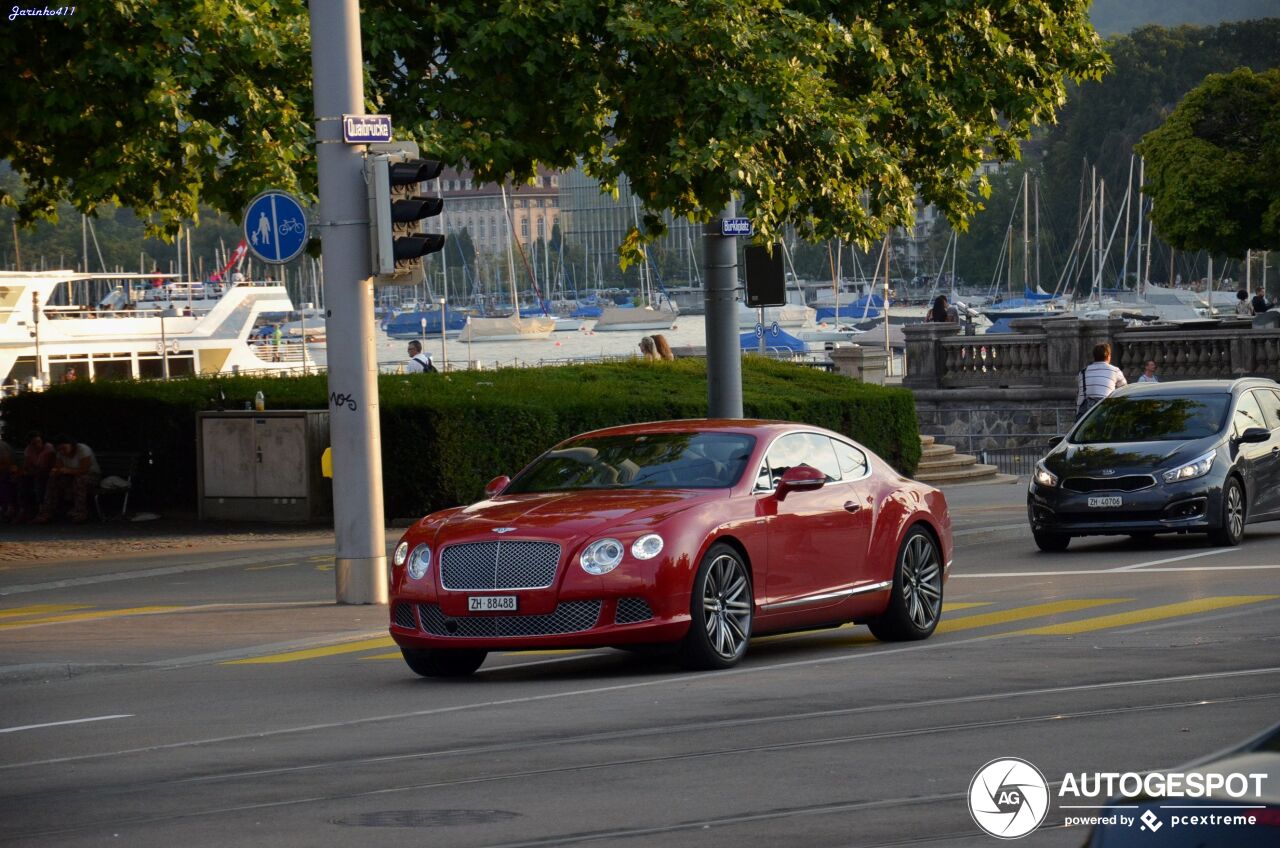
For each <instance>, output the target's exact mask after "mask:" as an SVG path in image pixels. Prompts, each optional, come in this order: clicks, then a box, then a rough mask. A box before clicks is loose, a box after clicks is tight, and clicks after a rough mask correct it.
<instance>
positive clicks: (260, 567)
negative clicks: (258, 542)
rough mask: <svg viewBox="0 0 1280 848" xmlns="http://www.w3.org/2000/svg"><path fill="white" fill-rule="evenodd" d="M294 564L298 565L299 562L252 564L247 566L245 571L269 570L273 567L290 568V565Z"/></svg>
mask: <svg viewBox="0 0 1280 848" xmlns="http://www.w3.org/2000/svg"><path fill="white" fill-rule="evenodd" d="M294 565H297V563H296V562H282V563H279V564H277V565H251V566H249V567H248V568H246V569H245V571H267V570H268V569H272V568H289V567H290V566H294Z"/></svg>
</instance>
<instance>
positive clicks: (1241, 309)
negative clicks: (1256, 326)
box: [1236, 289, 1253, 318]
mask: <svg viewBox="0 0 1280 848" xmlns="http://www.w3.org/2000/svg"><path fill="white" fill-rule="evenodd" d="M1236 317H1237V318H1252V317H1253V306H1252V305H1251V304H1250V303H1249V293H1248V292H1247V291H1245V290H1244V289H1240V291H1238V292H1236Z"/></svg>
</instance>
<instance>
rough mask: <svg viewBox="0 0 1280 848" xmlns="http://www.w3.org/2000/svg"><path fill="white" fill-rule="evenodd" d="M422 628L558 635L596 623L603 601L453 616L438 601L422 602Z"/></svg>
mask: <svg viewBox="0 0 1280 848" xmlns="http://www.w3.org/2000/svg"><path fill="white" fill-rule="evenodd" d="M418 615H419V616H421V618H422V629H423V630H425V631H427V632H428V633H430V634H431V635H432V636H456V637H460V638H468V639H484V638H494V637H502V636H557V635H560V634H564V633H580V632H581V631H583V630H590V629H591V628H592V627H595V626H596V621H598V620H599V618H600V601H568V602H566V603H562V604H558V605H557V606H556V609H555V612H553V613H550V614H549V615H463V616H458V617H457V618H450V617H449V616H446V615H445V614H444V613H442V612H441V611H440V607H438V606H436V605H435V604H419V605H418Z"/></svg>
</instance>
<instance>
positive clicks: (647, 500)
mask: <svg viewBox="0 0 1280 848" xmlns="http://www.w3.org/2000/svg"><path fill="white" fill-rule="evenodd" d="M728 495H729V493H728V491H727V490H724V489H711V490H706V491H689V490H684V491H671V490H654V489H627V490H617V489H613V490H599V491H576V492H556V493H540V494H528V495H506V496H499V497H496V498H493V499H491V500H485V501H480V502H479V503H477V504H472V505H471V506H469V507H465V508H464V509H460V510H457V511H455V512H453V513H452V514H450V515H449V516H447V517H446V518H445V519H444V521H443V522H440V521H432V520H431V517H430V516H428V517H427V518H426V519H423V524H424V526H425V525H428V524H433V525H434V527H433V529H434V530H435V532H436V534H437V535H436V539H437V544H439V543H442V542H443V541H445V540H450V539H460V538H475V537H477V536H485V537H489V538H493V539H499V538H504V537H507V535H508V534H507V533H504V534H497V533H495V532H494V531H495V530H496V529H497V528H500V527H511V528H514V529H513V530H511V531H508V533H509V537H510V538H520V537H521V536H530V535H532V536H540V537H544V538H545V537H552V538H558V539H563V538H571V537H577V536H584V535H589V534H596V533H602V532H604V531H606V530H608V529H611V528H614V527H621V526H623V525H627V526H629V527H645V526H652V525H656V524H658V523H659V522H661V521H664V520H665V519H667V518H669V517H671V516H672V515H674V514H676V513H677V512H683V511H684V510H686V509H689V508H690V507H693V506H695V505H697V504H699V503H704V502H706V501H707V500H713V499H718V498H725V497H728Z"/></svg>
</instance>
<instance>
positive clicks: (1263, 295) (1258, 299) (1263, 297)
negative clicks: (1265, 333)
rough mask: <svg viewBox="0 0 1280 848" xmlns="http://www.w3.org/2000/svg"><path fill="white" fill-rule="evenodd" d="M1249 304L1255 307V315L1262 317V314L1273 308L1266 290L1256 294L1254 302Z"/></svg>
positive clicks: (1259, 290) (1260, 290)
mask: <svg viewBox="0 0 1280 848" xmlns="http://www.w3.org/2000/svg"><path fill="white" fill-rule="evenodd" d="M1249 303H1250V305H1251V306H1253V314H1254V315H1261V314H1262V313H1264V312H1266V311H1267V310H1268V309H1270V308H1271V305H1270V304H1268V303H1267V290H1266V289H1258V290H1257V291H1256V292H1254V293H1253V300H1251V301H1249Z"/></svg>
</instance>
